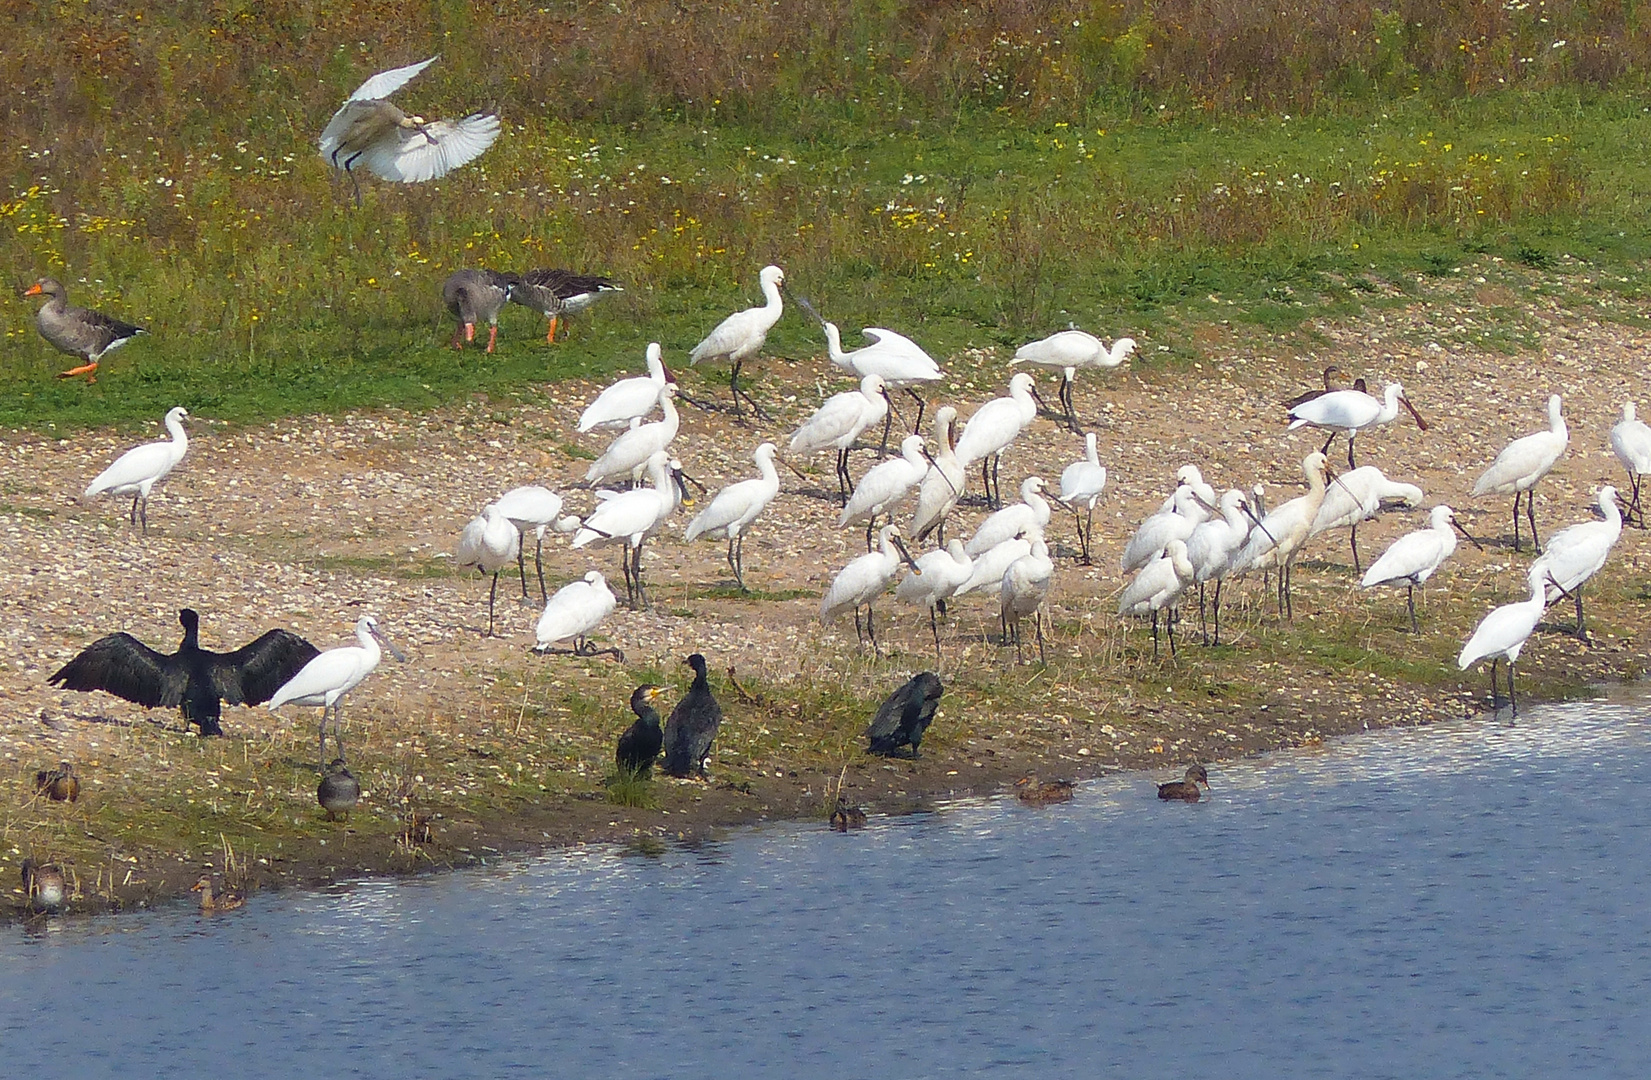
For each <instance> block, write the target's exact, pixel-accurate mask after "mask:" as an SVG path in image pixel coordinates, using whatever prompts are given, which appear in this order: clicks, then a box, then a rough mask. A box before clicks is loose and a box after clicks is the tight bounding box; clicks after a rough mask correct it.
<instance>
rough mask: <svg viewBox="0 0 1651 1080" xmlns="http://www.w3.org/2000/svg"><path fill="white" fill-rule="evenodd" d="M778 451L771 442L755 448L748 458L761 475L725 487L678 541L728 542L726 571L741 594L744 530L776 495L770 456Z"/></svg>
mask: <svg viewBox="0 0 1651 1080" xmlns="http://www.w3.org/2000/svg"><path fill="white" fill-rule="evenodd" d="M778 453H779V449H778V448H777V447H776V446H775V445H774V444H773V443H771V442H765V443H763V444H762V445H761V446H759V447H757V451H756V453H755V454H753V455H752V458H753V459H754V460H755V461H756V463H757V471H758V472H759V473H761V474H762V475H760V476H758V477H757V478H755V479H753V480H741V481H739V482H738V483H734V484H729V485H728V486H727V487H725V488H723V489H722V490H721V491H719V492H717V493H716V496H715V497H714V498H713V499H712V500H711V501H710V503H709V504H708V505H707V506H706V507H705V509H703V510H701V511H700V512H699V513H698V514H697V515H696V516H695V517H694V520H692V521H690V522H689V523H688V531H687V532H685V533H684V534H683V536H682V538H683V539H684V540H686V541H688V543H690V544H691V543H693V542H694V541H695V540H697V539H699V538H700V537H701V536H711V537H722V538H726V539H727V541H728V568H729V569H730V570H732V571H733V572H734V582H735V584H737V585H738V586H739V588H740V591H741V592H745V591H746V588H745V529H746V526H748V525H750V524H751V523H752V522H753V521H755V520H756V519H757V517H758V515H760V514H761V513H762V512H763V511H764V510H766V509H768V504H769V503H771V502H773V501H774V497H775V496H776V495H778V494H779V493H780V474H779V472H778V471H777V470H775V468H774V455H775V454H778Z"/></svg>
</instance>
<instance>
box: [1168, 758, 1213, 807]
mask: <svg viewBox="0 0 1651 1080" xmlns="http://www.w3.org/2000/svg"><path fill="white" fill-rule="evenodd" d="M1199 784H1203V785H1204V786H1205V787H1209V786H1210V774H1209V773H1208V772H1207V771H1206V770H1205V769H1204V766H1202V765H1188V766H1187V775H1186V778H1185V779H1183V780H1171V781H1170V782H1169V783H1167V784H1159V785H1158V797H1159V798H1160V799H1178V800H1180V801H1181V802H1197V801H1198V800H1199V799H1202V798H1203V797H1204V796H1203V793H1202V792H1200V791H1199V790H1198V785H1199Z"/></svg>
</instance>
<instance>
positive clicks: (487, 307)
mask: <svg viewBox="0 0 1651 1080" xmlns="http://www.w3.org/2000/svg"><path fill="white" fill-rule="evenodd" d="M512 287H513V286H512V284H511V281H510V278H509V277H508V276H506V275H504V274H501V273H499V272H498V271H497V270H476V269H466V270H455V271H453V272H452V273H451V274H449V275H447V280H446V281H444V282H442V283H441V302H442V303H443V304H445V305H446V307H447V313H448V314H449V315H451V316H453V318H454V320H456V322H457V323H458V325H457V326H456V327H455V328H454V330H453V348H455V349H463V348H464V343H465V342H467V341H475V340H476V324H477V323H479V322H481V321H482V320H483V319H486V320H487V349H486V350H485V351H487V352H492V351H493V347H494V345H496V344H497V343H498V340H499V312H500V311H502V310H503V309H504V305H505V301H506V300H509V299H510V290H511V288H512Z"/></svg>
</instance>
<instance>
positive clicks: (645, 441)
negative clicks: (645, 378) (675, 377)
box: [585, 383, 682, 484]
mask: <svg viewBox="0 0 1651 1080" xmlns="http://www.w3.org/2000/svg"><path fill="white" fill-rule="evenodd" d="M676 393H677V391H676V385H675V384H674V383H666V384H665V386H664V388H663V389H661V390H660V391H659V409H660V412H662V413H663V414H664V416H663V418H661V419H659V420H656V421H654V422H653V423H651V424H638V425H637V426H636V427H633V428H631V429H630V430H629V431H626V432H622V433H621V434H620V435H619V436H618V437H617V438H615V439H614V440H613V442H611V443H609V444H608V448H607V449H606V450H605V451H603V452H602V456H601V457H599V458H597V459H596V460H595V461H593V462H591V464H590V468H589V469H587V470H586V471H585V479H586V480H588V481H590V482H591V483H592V484H605V483H607V482H608V481H610V480H619V479H622V478H624V477H627V476H630V477H633V480H632V482H633V483H634V482H635V480H634V477H635V475H636V474H637V473H640V472H641V470H642V469H643V467H645V466H646V465H647V464H648V459H649V458H651V457H653V456H654V455H655V454H657V453H659V452H660V451H661V450H666V449H668V448H669V447H670V445H671V443H673V442H675V441H676V435H677V432H678V431H679V430H681V427H682V418H681V416H680V415H679V414H678V413H677V411H676V404H675V402H674V401H673V400H672V399H674V398H675V397H676Z"/></svg>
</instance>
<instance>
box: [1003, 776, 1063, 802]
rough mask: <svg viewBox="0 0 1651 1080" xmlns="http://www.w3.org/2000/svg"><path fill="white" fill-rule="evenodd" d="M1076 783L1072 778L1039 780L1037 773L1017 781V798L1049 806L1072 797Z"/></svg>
mask: <svg viewBox="0 0 1651 1080" xmlns="http://www.w3.org/2000/svg"><path fill="white" fill-rule="evenodd" d="M1074 786H1075V785H1074V784H1073V782H1072V781H1070V780H1039V779H1038V778H1037V777H1036V776H1035V775H1033V776H1023V777H1021V778H1020V779H1019V780H1016V781H1015V798H1017V799H1019V800H1020V801H1021V802H1023V803H1028V804H1030V805H1032V806H1048V805H1049V804H1050V803H1058V802H1066V801H1067V800H1068V799H1070V798H1072V789H1073V787H1074Z"/></svg>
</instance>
